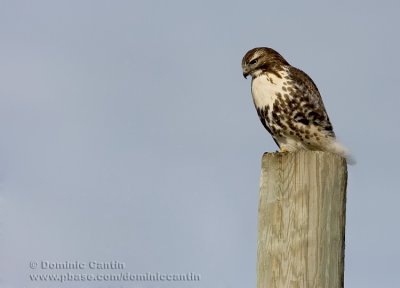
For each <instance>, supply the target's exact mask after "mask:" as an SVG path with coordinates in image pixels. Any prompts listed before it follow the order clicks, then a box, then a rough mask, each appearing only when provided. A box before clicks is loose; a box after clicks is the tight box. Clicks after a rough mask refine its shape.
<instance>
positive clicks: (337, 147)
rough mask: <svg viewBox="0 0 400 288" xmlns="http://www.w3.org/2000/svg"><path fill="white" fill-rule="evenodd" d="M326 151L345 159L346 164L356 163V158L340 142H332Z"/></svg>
mask: <svg viewBox="0 0 400 288" xmlns="http://www.w3.org/2000/svg"><path fill="white" fill-rule="evenodd" d="M327 151H329V152H332V153H335V154H338V155H340V156H342V157H344V158H346V160H347V164H349V165H355V164H356V159H355V158H354V157H353V156H352V155H351V154H350V152H349V150H348V149H347V148H346V147H344V146H343V145H342V144H340V143H339V142H336V141H334V142H332V143H331V144H330V145H329V146H328V149H327Z"/></svg>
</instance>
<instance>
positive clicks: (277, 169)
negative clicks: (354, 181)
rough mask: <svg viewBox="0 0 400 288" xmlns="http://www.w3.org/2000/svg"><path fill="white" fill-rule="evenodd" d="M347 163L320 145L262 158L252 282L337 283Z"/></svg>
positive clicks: (313, 286)
mask: <svg viewBox="0 0 400 288" xmlns="http://www.w3.org/2000/svg"><path fill="white" fill-rule="evenodd" d="M346 185H347V165H346V160H345V159H343V158H342V157H340V156H338V155H335V154H331V153H327V152H319V151H299V152H295V153H270V154H264V156H263V158H262V172H261V180H260V204H259V212H258V213H259V214H258V218H259V222H258V253H257V288H289V287H290V288H342V287H343V285H344V284H343V282H344V235H345V217H346Z"/></svg>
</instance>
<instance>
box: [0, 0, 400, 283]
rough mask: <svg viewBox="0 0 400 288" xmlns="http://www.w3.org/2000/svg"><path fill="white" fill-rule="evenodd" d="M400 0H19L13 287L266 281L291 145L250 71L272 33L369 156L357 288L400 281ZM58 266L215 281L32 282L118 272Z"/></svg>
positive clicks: (6, 117) (354, 264)
mask: <svg viewBox="0 0 400 288" xmlns="http://www.w3.org/2000/svg"><path fill="white" fill-rule="evenodd" d="M375 2H376V3H375ZM399 3H400V2H398V1H379V2H378V1H361V0H360V1H335V4H333V1H330V2H328V1H291V2H289V1H265V0H263V1H137V0H133V1H105V0H104V1H103V0H101V1H94V0H93V1H87V0H83V1H82V0H80V1H50V0H49V1H41V0H37V1H5V0H1V1H0V36H1V40H0V41H1V42H0V43H1V45H0V132H1V140H0V243H1V245H0V247H1V248H0V287H4V288H20V287H28V288H29V287H96V288H97V287H151V288H158V287H166V288H169V287H171V288H172V287H174V288H176V287H206V288H214V287H219V288H223V287H226V288H235V287H238V288H239V287H240V288H241V287H255V283H256V272H255V271H256V250H257V207H258V187H259V175H260V163H261V156H262V154H263V152H265V151H275V150H276V149H277V147H276V146H275V144H274V142H273V141H272V138H271V137H270V136H269V135H268V134H267V132H266V131H265V130H264V128H263V127H262V125H261V123H260V122H259V120H258V118H257V115H256V112H255V109H254V107H253V103H252V99H251V94H250V80H249V79H247V80H245V79H243V76H242V72H241V67H240V62H241V59H242V57H243V55H244V54H245V52H246V51H247V50H249V49H251V48H253V47H257V46H268V47H272V48H274V49H276V50H277V51H279V52H280V53H281V54H282V55H283V56H284V57H285V58H286V59H287V60H288V61H289V63H291V64H292V65H294V66H296V67H298V68H301V69H302V70H304V71H306V72H307V73H308V74H309V75H310V76H311V77H312V78H313V80H314V81H315V82H316V84H317V86H318V88H319V90H320V92H321V94H322V97H323V99H324V102H325V106H326V108H327V110H328V113H329V116H330V118H331V121H332V123H333V125H334V128H335V131H336V134H337V135H338V138H339V139H340V140H341V142H343V143H344V144H345V145H346V146H347V147H349V148H350V150H352V152H353V154H354V155H355V157H356V159H357V161H358V164H357V165H356V166H354V167H350V168H349V184H348V203H347V227H346V265H345V266H346V267H345V269H346V274H345V281H346V287H360V288H370V287H371V288H372V287H374V288H375V287H388V288H391V287H400V278H399V276H398V274H399V271H398V269H399V257H400V248H399V245H398V243H400V231H399V224H398V221H399V217H400V212H399V208H398V206H399V204H398V203H399V202H400V194H399V192H400V191H399V188H398V182H397V181H398V177H399V168H398V167H399V165H398V163H399V162H400V153H399V146H400V136H399V133H398V131H399V125H398V124H399V118H398V117H399V113H398V109H399V107H400V97H399V92H398V90H399V88H398V84H399V68H398V67H399V64H400V57H399V51H400V41H399V36H398V35H399V27H400V18H399V16H398V14H399V11H400V4H399ZM43 261H49V262H51V263H54V262H65V261H70V262H75V261H77V262H80V263H84V264H87V265H88V263H89V262H90V261H96V262H104V261H118V262H121V263H124V264H125V268H124V269H123V270H116V271H111V272H118V273H119V272H121V271H122V272H129V273H132V274H135V273H145V272H152V273H157V272H159V273H187V272H193V273H197V274H199V275H201V281H197V282H183V283H182V282H172V281H164V282H96V281H86V282H79V281H67V282H65V283H63V284H60V283H58V282H50V281H47V282H44V281H43V282H34V281H31V280H30V278H29V274H32V273H53V274H54V273H55V274H61V273H67V272H71V273H97V274H99V273H103V274H104V271H101V270H98V269H97V270H93V269H92V270H90V269H83V270H57V269H56V270H49V269H47V270H46V269H41V267H37V268H36V269H32V268H30V265H31V262H36V263H38V265H39V266H40V265H41V264H42V262H43ZM106 272H107V271H106ZM108 272H110V271H108Z"/></svg>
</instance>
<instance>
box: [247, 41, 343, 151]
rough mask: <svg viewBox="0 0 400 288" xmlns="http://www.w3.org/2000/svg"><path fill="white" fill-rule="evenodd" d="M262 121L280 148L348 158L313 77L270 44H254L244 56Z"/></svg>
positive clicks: (255, 103)
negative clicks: (316, 151)
mask: <svg viewBox="0 0 400 288" xmlns="http://www.w3.org/2000/svg"><path fill="white" fill-rule="evenodd" d="M242 69H243V76H244V77H247V76H248V75H251V76H252V81H251V92H252V96H253V101H254V105H255V107H256V110H257V113H258V116H259V118H260V120H261V123H262V124H263V126H264V127H265V129H267V130H268V132H269V133H270V134H271V135H272V137H273V139H274V140H275V142H276V144H277V145H278V146H279V148H280V150H281V151H296V150H299V149H306V150H320V151H329V152H333V153H336V154H339V155H341V156H343V157H346V158H349V154H348V153H347V150H346V149H345V148H344V147H343V146H342V145H340V144H339V143H338V142H337V141H336V138H335V133H334V132H333V128H332V124H331V122H330V121H329V117H328V114H327V112H326V110H325V107H324V103H323V102H322V98H321V95H320V93H319V91H318V88H317V86H316V85H315V84H314V82H313V81H312V79H311V78H310V77H309V76H308V75H307V74H306V73H304V72H303V71H301V70H299V69H297V68H295V67H293V66H291V65H290V64H289V63H288V62H287V61H286V60H285V59H284V58H283V57H282V56H281V55H280V54H279V53H278V52H276V51H275V50H273V49H271V48H266V47H261V48H254V49H252V50H250V51H248V52H247V53H246V55H245V56H244V57H243V60H242Z"/></svg>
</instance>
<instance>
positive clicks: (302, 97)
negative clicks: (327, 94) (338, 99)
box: [289, 67, 335, 137]
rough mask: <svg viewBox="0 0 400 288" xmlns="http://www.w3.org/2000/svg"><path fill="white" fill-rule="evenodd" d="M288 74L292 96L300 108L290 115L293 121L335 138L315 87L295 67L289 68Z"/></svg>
mask: <svg viewBox="0 0 400 288" xmlns="http://www.w3.org/2000/svg"><path fill="white" fill-rule="evenodd" d="M289 74H290V78H291V80H292V82H291V86H292V87H293V88H294V91H293V93H294V95H293V96H294V98H295V99H296V100H297V101H299V108H300V109H298V111H297V113H296V114H294V115H292V118H293V120H295V121H296V122H300V123H302V124H305V125H309V124H314V125H316V126H318V127H320V128H321V129H322V130H324V131H325V132H327V133H329V135H330V136H331V137H335V133H334V132H333V128H332V125H331V122H330V121H329V117H328V113H327V112H326V110H325V106H324V103H323V101H322V98H321V95H320V93H319V91H318V88H317V85H315V83H314V81H313V80H312V79H311V78H310V77H309V76H308V75H307V74H306V73H304V72H303V71H301V70H300V69H297V68H295V67H290V69H289Z"/></svg>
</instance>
